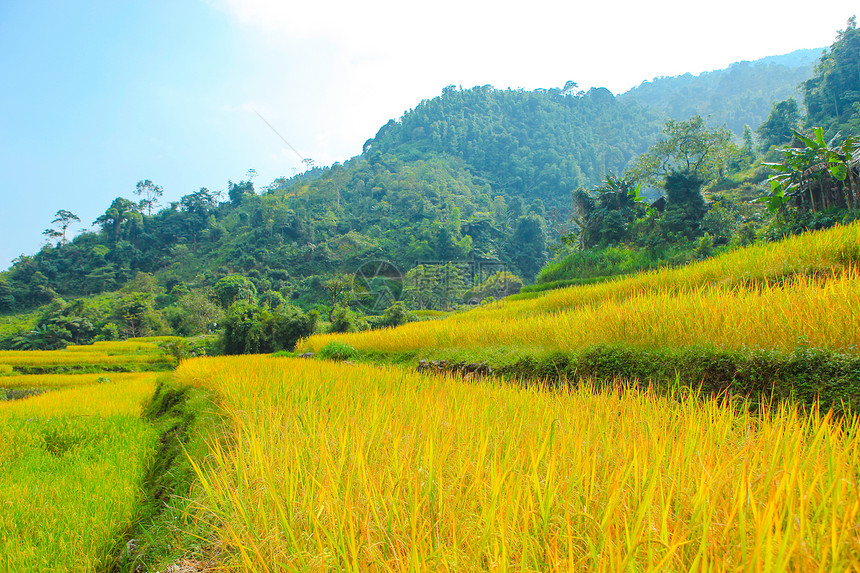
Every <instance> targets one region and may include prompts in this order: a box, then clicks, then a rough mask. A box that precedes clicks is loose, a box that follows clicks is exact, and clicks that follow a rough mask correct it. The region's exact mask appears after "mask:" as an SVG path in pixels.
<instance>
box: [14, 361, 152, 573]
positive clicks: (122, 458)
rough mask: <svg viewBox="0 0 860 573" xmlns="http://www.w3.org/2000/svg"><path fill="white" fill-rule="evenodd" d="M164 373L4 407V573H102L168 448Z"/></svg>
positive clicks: (54, 393) (41, 397)
mask: <svg viewBox="0 0 860 573" xmlns="http://www.w3.org/2000/svg"><path fill="white" fill-rule="evenodd" d="M154 379H155V374H152V373H150V374H145V375H137V377H136V378H135V379H127V380H124V381H122V382H119V381H118V382H117V383H115V384H109V385H90V386H82V387H76V388H70V389H66V390H59V391H57V392H53V393H48V394H42V395H40V396H37V397H33V398H29V399H27V400H23V401H18V402H9V403H0V572H2V573H12V572H15V573H19V572H31V571H32V572H41V571H69V572H85V571H102V570H109V569H110V568H111V567H112V565H113V564H114V562H115V558H116V556H117V555H116V549H117V543H118V541H119V540H120V539H121V538H122V535H123V533H124V531H125V530H126V529H127V528H128V527H129V526H130V525H131V523H132V522H133V520H134V519H135V516H136V511H137V507H138V504H139V502H140V499H141V495H142V492H141V483H142V480H143V477H144V474H145V472H146V471H147V468H148V467H149V465H150V464H151V460H152V457H153V456H154V454H155V451H156V446H157V443H158V436H157V432H156V430H155V429H154V428H153V427H152V426H151V425H149V424H147V423H146V422H144V421H143V420H141V419H140V416H139V413H140V409H141V406H142V402H143V400H145V399H146V398H148V397H149V396H151V395H152V392H153V390H154V387H155V380H154Z"/></svg>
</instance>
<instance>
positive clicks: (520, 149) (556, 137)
mask: <svg viewBox="0 0 860 573" xmlns="http://www.w3.org/2000/svg"><path fill="white" fill-rule="evenodd" d="M661 127H662V118H661V117H660V116H659V115H658V114H656V113H654V112H653V111H650V110H648V109H645V108H644V107H642V106H639V105H636V104H635V103H627V102H620V101H618V99H617V98H615V97H614V96H613V95H612V93H611V92H610V91H609V90H607V89H604V88H594V89H591V90H589V91H588V92H583V91H578V90H577V86H576V84H575V83H574V82H568V83H567V85H566V86H565V88H564V89H549V90H535V91H529V92H527V91H523V90H496V89H494V88H493V87H492V86H482V87H475V88H472V89H469V90H462V89H456V88H455V87H454V86H449V87H447V88H445V90H443V93H442V95H441V96H440V97H438V98H434V99H432V100H429V101H423V102H421V103H420V104H419V105H418V106H416V107H415V109H413V110H412V111H410V112H408V113H407V114H405V115H404V116H403V117H402V118H401V120H400V121H399V122H395V121H393V120H392V121H390V122H389V123H388V124H387V125H386V126H384V127H383V128H382V129H381V130H380V131H379V133H377V135H376V137H375V138H374V139H373V140H370V141H368V142H367V143H366V144H365V156H366V157H370V158H373V157H377V156H379V155H385V154H393V155H396V156H398V157H402V158H405V159H411V158H420V157H427V156H430V155H435V154H446V155H454V156H456V157H459V158H461V159H463V160H464V161H465V162H466V164H468V165H469V167H470V169H472V170H474V171H475V172H476V173H477V174H479V175H480V176H481V177H482V178H484V179H485V180H486V181H487V182H488V183H490V185H491V186H492V187H493V188H494V189H496V190H500V191H504V192H505V193H507V194H509V195H516V196H520V197H522V198H523V199H524V200H526V201H529V200H533V199H540V200H542V201H544V202H545V203H547V204H548V205H552V206H553V207H562V208H567V206H568V203H569V196H570V191H571V190H572V189H576V188H577V187H582V186H589V185H595V184H597V183H598V182H600V181H601V180H602V179H603V178H604V176H605V175H606V174H607V173H609V172H621V171H623V170H624V168H625V167H626V166H627V164H628V163H629V162H630V161H631V160H632V159H633V158H634V157H636V156H637V155H638V154H640V153H642V152H643V151H644V150H645V149H647V148H648V146H649V145H651V144H652V143H653V142H654V141H655V139H656V137H657V135H658V134H659V133H660V129H661Z"/></svg>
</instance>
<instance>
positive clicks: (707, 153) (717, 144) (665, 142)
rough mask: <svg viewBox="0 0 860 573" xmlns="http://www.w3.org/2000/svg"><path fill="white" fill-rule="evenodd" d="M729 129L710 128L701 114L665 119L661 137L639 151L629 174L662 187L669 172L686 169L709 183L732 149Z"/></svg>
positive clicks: (722, 166) (678, 171) (718, 174)
mask: <svg viewBox="0 0 860 573" xmlns="http://www.w3.org/2000/svg"><path fill="white" fill-rule="evenodd" d="M731 145H732V135H731V132H730V131H729V130H728V129H726V128H724V127H718V128H710V127H708V126H707V125H706V123H705V120H704V119H703V118H702V116H700V115H695V116H693V117H691V118H690V119H689V120H687V121H676V120H673V119H670V120H667V121H666V125H665V127H664V128H663V138H662V139H661V140H660V141H658V142H657V143H655V144H654V145H653V146H651V147H650V148H649V149H648V151H647V152H645V153H643V154H642V155H640V156H639V157H638V158H637V159H636V162H635V164H634V166H633V168H632V169H631V170H630V171H629V177H630V178H632V179H634V180H637V181H645V182H648V183H650V184H651V185H653V186H655V187H662V186H664V185H665V183H666V179H667V177H668V176H669V175H670V174H672V173H687V174H689V175H690V176H694V177H696V178H699V179H701V180H702V182H703V183H708V182H710V181H712V180H716V179H717V178H718V177H721V176H722V174H723V170H724V169H725V167H726V165H727V161H728V158H729V155H730V153H731V151H732V148H731Z"/></svg>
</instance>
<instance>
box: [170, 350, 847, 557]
mask: <svg viewBox="0 0 860 573" xmlns="http://www.w3.org/2000/svg"><path fill="white" fill-rule="evenodd" d="M177 378H178V380H179V381H180V382H182V383H189V384H194V385H198V386H201V387H206V388H210V389H212V390H214V391H215V392H216V394H217V395H218V397H219V404H220V408H221V411H222V413H223V414H224V415H225V417H226V419H227V420H228V421H229V422H230V425H231V428H232V431H231V432H229V433H228V434H227V435H225V436H221V437H220V438H217V437H213V439H212V440H211V441H210V446H209V448H210V455H209V457H208V458H207V459H205V460H204V461H202V462H200V463H197V464H196V468H197V472H198V479H199V492H198V498H197V505H198V513H197V518H198V519H200V520H204V521H206V522H207V523H209V524H212V525H214V526H215V528H216V530H217V532H218V536H219V546H220V547H221V548H223V551H224V552H225V554H224V555H223V556H222V563H221V565H222V566H223V567H224V568H226V569H228V570H237V571H269V572H270V571H322V570H340V571H487V570H498V571H607V572H608V571H777V572H778V571H848V570H857V568H858V567H860V558H858V555H860V484H858V480H860V474H858V471H857V468H858V467H860V418H857V417H854V418H851V419H848V420H844V421H843V422H842V423H834V422H833V421H832V420H831V418H830V416H829V415H824V414H821V413H819V412H817V411H813V412H811V413H810V414H809V415H801V414H800V413H799V412H798V410H796V409H794V408H792V407H788V406H779V407H774V408H768V407H764V408H763V409H761V410H760V411H759V413H758V414H757V415H755V416H754V415H752V414H751V413H750V412H749V409H748V408H747V407H746V405H745V404H743V403H739V402H737V401H734V400H728V399H724V400H716V399H704V398H703V397H701V396H699V395H697V394H695V393H693V392H682V391H681V390H680V389H679V390H678V392H676V393H673V394H670V395H665V394H658V393H656V392H652V391H650V390H647V389H645V390H641V389H638V388H636V387H632V386H628V385H625V384H622V383H619V384H618V385H617V386H616V387H615V388H613V389H607V390H604V391H597V390H595V389H594V388H593V387H592V386H590V385H589V384H587V383H582V384H580V385H579V388H578V389H576V390H570V389H568V388H567V387H565V388H563V389H560V390H556V391H548V390H545V389H542V388H540V387H538V386H533V387H529V388H522V387H516V386H511V385H504V384H500V383H498V382H496V381H495V380H493V379H492V378H486V379H481V380H478V381H477V383H476V382H475V381H466V380H463V379H461V378H458V377H452V376H446V375H436V376H431V375H423V374H418V373H415V372H410V371H407V370H403V369H398V368H396V367H391V366H386V367H376V366H368V365H346V364H339V363H334V362H320V361H308V360H290V359H277V360H274V359H272V358H270V357H257V356H243V357H224V358H206V359H192V360H188V361H186V362H184V363H183V364H181V365H180V367H179V368H178V370H177Z"/></svg>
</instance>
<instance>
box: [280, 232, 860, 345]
mask: <svg viewBox="0 0 860 573" xmlns="http://www.w3.org/2000/svg"><path fill="white" fill-rule="evenodd" d="M858 259H860V225H858V224H853V225H850V226H844V227H837V228H836V229H833V230H830V231H824V232H818V233H808V234H805V235H802V236H799V237H793V238H790V239H787V240H786V241H784V242H781V243H774V244H768V245H761V246H756V247H752V248H748V249H742V250H738V251H735V252H732V253H729V254H727V255H724V256H722V257H717V258H714V259H709V260H707V261H702V262H700V263H696V264H693V265H689V266H686V267H683V268H678V269H664V270H661V271H654V272H649V273H642V274H639V275H635V276H633V277H630V278H625V279H618V280H615V281H611V282H607V283H600V284H596V285H589V286H576V287H569V288H566V289H560V290H557V291H550V292H547V293H545V294H542V295H539V296H537V297H534V298H531V299H525V300H512V301H501V302H499V303H496V304H493V305H489V307H488V308H481V309H476V310H473V311H469V312H465V313H461V314H457V315H454V316H452V317H450V318H448V319H445V320H441V321H427V322H419V323H411V324H407V325H404V326H401V327H398V328H395V329H388V330H378V331H372V332H363V333H350V334H324V335H316V336H312V337H310V338H308V339H306V340H303V341H300V343H299V344H298V346H297V350H298V351H300V352H307V351H313V352H316V351H318V350H319V349H320V348H322V347H323V346H325V345H326V344H327V343H329V342H331V341H334V340H337V341H340V342H344V343H347V344H349V345H351V346H353V347H355V348H357V349H360V350H382V351H398V350H419V349H446V348H487V347H501V346H508V347H510V346H519V347H531V348H535V349H552V350H574V349H578V348H582V347H585V346H590V345H594V344H600V343H610V344H612V343H618V344H624V345H629V346H634V347H652V348H653V347H660V346H676V347H678V346H696V345H710V346H715V347H718V348H725V349H754V348H765V349H793V348H795V347H797V346H798V345H804V346H813V347H817V348H824V349H832V350H836V351H840V352H848V353H855V352H857V350H858V341H860V270H858V266H857V261H858Z"/></svg>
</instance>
